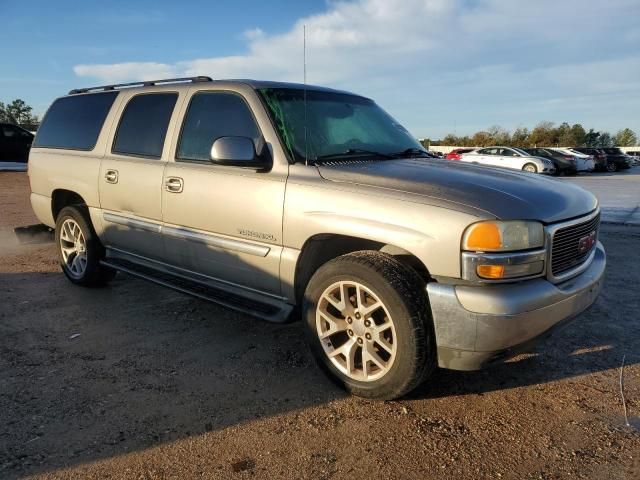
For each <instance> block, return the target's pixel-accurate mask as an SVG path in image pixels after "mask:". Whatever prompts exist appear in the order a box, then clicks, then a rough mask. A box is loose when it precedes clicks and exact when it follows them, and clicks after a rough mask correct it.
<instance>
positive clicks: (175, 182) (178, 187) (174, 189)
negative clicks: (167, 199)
mask: <svg viewBox="0 0 640 480" xmlns="http://www.w3.org/2000/svg"><path fill="white" fill-rule="evenodd" d="M183 186H184V183H183V182H182V179H181V178H180V177H169V178H167V179H166V180H165V182H164V187H165V188H166V190H167V192H171V193H181V192H182V187H183Z"/></svg>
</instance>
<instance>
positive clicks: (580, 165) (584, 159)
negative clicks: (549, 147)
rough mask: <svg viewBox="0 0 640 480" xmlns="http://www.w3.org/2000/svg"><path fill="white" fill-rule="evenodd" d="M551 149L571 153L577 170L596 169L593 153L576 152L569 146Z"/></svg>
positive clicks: (590, 170) (588, 170)
mask: <svg viewBox="0 0 640 480" xmlns="http://www.w3.org/2000/svg"><path fill="white" fill-rule="evenodd" d="M553 150H555V151H556V152H561V153H566V154H567V155H573V158H575V159H576V168H577V169H578V171H579V172H593V171H594V170H595V169H596V161H595V160H594V158H593V155H586V154H584V153H580V152H576V151H575V150H572V149H571V148H554V149H553Z"/></svg>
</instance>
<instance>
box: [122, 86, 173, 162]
mask: <svg viewBox="0 0 640 480" xmlns="http://www.w3.org/2000/svg"><path fill="white" fill-rule="evenodd" d="M177 98H178V94H177V93H149V94H144V95H136V96H135V97H133V98H132V99H131V100H130V101H129V103H128V104H127V106H126V108H125V109H124V112H123V114H122V118H121V119H120V125H118V133H117V134H116V139H115V141H114V142H113V150H112V152H114V153H122V154H125V155H140V156H143V157H156V158H158V157H160V156H161V155H162V147H163V146H164V137H165V136H166V135H167V127H168V126H169V120H170V119H171V114H172V113H173V107H174V106H175V104H176V99H177Z"/></svg>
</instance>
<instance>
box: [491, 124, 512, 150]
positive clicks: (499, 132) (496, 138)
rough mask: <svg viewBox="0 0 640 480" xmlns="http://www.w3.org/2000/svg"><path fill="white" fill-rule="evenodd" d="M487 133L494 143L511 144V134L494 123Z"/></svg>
mask: <svg viewBox="0 0 640 480" xmlns="http://www.w3.org/2000/svg"><path fill="white" fill-rule="evenodd" d="M487 133H488V134H489V136H490V137H491V143H492V144H494V145H510V144H511V134H510V133H509V132H508V131H507V130H505V129H504V128H502V127H500V126H498V125H493V126H492V127H489V129H488V130H487Z"/></svg>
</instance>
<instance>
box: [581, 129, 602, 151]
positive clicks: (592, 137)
mask: <svg viewBox="0 0 640 480" xmlns="http://www.w3.org/2000/svg"><path fill="white" fill-rule="evenodd" d="M584 144H585V146H587V147H599V146H600V132H596V131H595V130H594V129H593V128H590V129H589V132H588V133H587V134H585V136H584Z"/></svg>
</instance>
